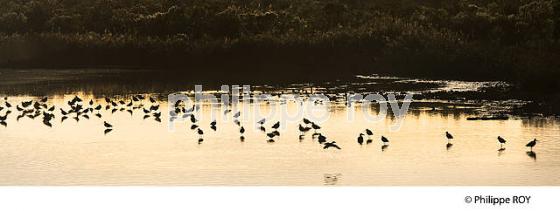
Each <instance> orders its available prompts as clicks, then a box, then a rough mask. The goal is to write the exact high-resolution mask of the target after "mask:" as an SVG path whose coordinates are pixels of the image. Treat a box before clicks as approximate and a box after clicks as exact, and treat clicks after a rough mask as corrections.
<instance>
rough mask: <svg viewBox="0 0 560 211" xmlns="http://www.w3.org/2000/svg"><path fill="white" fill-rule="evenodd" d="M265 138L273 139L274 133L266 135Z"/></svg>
mask: <svg viewBox="0 0 560 211" xmlns="http://www.w3.org/2000/svg"><path fill="white" fill-rule="evenodd" d="M266 136H268V137H269V138H271V139H273V138H274V137H275V136H276V134H275V133H267V134H266Z"/></svg>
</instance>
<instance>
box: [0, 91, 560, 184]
mask: <svg viewBox="0 0 560 211" xmlns="http://www.w3.org/2000/svg"><path fill="white" fill-rule="evenodd" d="M79 95H80V96H81V97H82V98H84V99H90V98H94V96H93V95H89V94H84V93H79ZM73 96H74V95H56V96H51V97H50V98H49V101H48V103H49V104H51V105H55V106H56V107H57V109H56V111H57V112H56V113H57V114H56V115H57V117H56V119H55V120H53V121H52V128H51V127H47V126H45V125H43V124H42V122H41V121H40V120H39V119H29V118H22V119H20V120H19V121H17V120H16V115H14V114H12V115H10V117H9V118H8V120H7V121H6V123H7V126H6V127H4V126H0V137H1V140H0V184H2V185H560V178H559V177H558V176H557V175H559V174H560V143H559V140H560V124H559V123H560V122H559V121H558V120H557V119H546V118H542V119H510V120H502V121H467V120H466V117H467V116H468V115H469V111H467V110H458V109H455V110H435V111H432V110H426V109H422V108H421V107H418V106H415V104H414V103H413V104H412V106H411V110H410V111H409V115H407V116H406V118H405V119H404V121H403V124H402V126H401V127H400V129H398V130H395V131H394V130H393V129H392V128H393V126H394V125H395V124H396V123H397V122H398V120H397V119H396V118H386V119H384V120H381V121H376V122H369V121H367V120H365V119H364V118H362V117H364V116H366V115H375V114H377V112H378V111H377V109H376V108H375V107H372V108H371V109H366V110H365V111H364V110H361V109H357V110H356V111H355V112H356V113H355V116H356V118H355V119H354V120H348V119H347V115H348V112H347V111H348V109H349V108H348V107H346V106H344V105H317V106H315V110H314V111H313V112H315V114H316V115H320V114H324V115H328V116H329V118H328V121H324V122H318V123H319V124H320V125H321V127H322V128H321V130H320V132H321V133H322V134H324V135H325V136H327V137H328V139H329V141H336V143H337V144H338V145H339V146H340V147H341V148H342V149H341V150H335V149H328V150H324V149H323V147H322V145H320V144H318V143H317V140H314V139H312V137H311V134H310V133H309V134H308V135H306V136H305V137H304V138H303V139H302V140H300V139H299V138H298V137H299V134H300V133H299V131H298V123H295V122H294V123H290V124H289V125H283V127H281V128H280V129H279V132H280V133H281V136H280V137H279V138H277V139H276V141H275V143H272V144H271V143H267V139H268V138H267V137H266V135H265V133H263V132H262V131H260V130H259V129H258V124H257V123H256V121H258V120H259V119H258V118H256V117H254V116H252V115H251V113H254V112H249V114H247V116H244V117H245V118H243V119H241V122H240V124H241V125H243V126H244V127H245V128H247V132H246V133H245V134H244V137H245V139H244V141H240V134H239V126H237V125H235V124H234V123H233V119H232V118H231V113H230V114H228V115H229V117H226V118H222V117H221V116H219V115H223V113H222V112H221V110H220V108H214V107H212V106H210V105H203V106H202V107H201V110H200V111H199V114H198V117H199V118H200V119H199V122H198V123H197V124H198V125H200V126H201V128H202V129H203V130H204V136H203V139H204V141H203V142H202V143H200V144H199V141H198V139H199V135H198V134H197V133H196V131H195V130H191V129H190V127H191V123H190V122H189V121H183V122H181V121H178V122H174V123H173V126H174V127H175V129H174V130H172V131H171V130H170V129H169V127H168V122H167V120H168V116H167V114H168V113H169V112H168V110H167V107H168V105H167V102H166V101H159V102H158V104H160V108H161V112H162V114H163V118H162V119H163V121H162V122H157V121H154V119H153V118H147V119H144V118H143V116H144V114H143V113H142V111H141V110H135V111H134V112H133V113H132V114H130V113H128V112H123V111H118V112H115V113H112V112H111V111H110V110H104V109H103V110H102V111H101V114H102V118H97V117H91V118H90V119H89V120H87V119H82V120H80V121H79V122H77V121H75V120H72V119H68V120H65V121H64V122H61V119H60V117H61V116H60V114H59V113H58V108H65V109H66V108H67V105H66V101H68V100H69V99H71V98H72V97H73ZM123 97H126V96H123ZM31 98H32V97H30V96H17V97H10V98H9V100H10V101H11V102H14V105H15V104H17V103H19V102H21V101H24V100H28V99H31ZM160 99H164V98H160ZM95 103H96V104H104V100H103V99H95ZM144 104H145V105H144V106H147V105H149V102H145V103H144ZM244 106H251V105H245V104H243V103H242V104H240V105H239V109H240V110H243V109H242V108H244ZM281 106H286V107H287V111H288V112H290V113H291V114H293V113H297V112H296V110H297V108H298V106H297V104H296V103H287V104H286V105H282V104H280V103H270V104H261V105H259V106H258V107H256V108H258V109H259V111H261V112H263V113H266V112H267V111H270V110H274V109H277V110H279V107H281ZM251 107H252V106H251ZM252 108H253V107H252ZM216 110H218V112H216ZM212 111H214V113H215V114H217V115H218V116H215V117H211V115H210V113H211V112H212ZM4 112H5V111H1V112H0V114H4ZM14 112H15V111H14ZM305 116H306V117H309V116H311V115H310V114H309V113H306V114H305ZM280 117H281V116H280V115H279V114H276V115H274V116H272V117H270V118H268V119H269V120H268V121H267V122H266V124H265V125H264V126H265V127H266V129H267V130H270V127H271V125H272V124H273V123H274V122H276V121H279V120H280ZM215 119H216V120H217V125H216V126H217V130H216V131H213V130H211V129H210V122H212V121H213V120H215ZM311 120H312V121H316V120H314V119H311ZM104 121H107V122H110V123H111V124H112V125H113V130H112V131H110V132H109V133H105V130H106V128H105V127H104V126H103V122H104ZM366 128H369V129H371V130H372V131H373V132H374V135H373V136H371V138H372V140H373V143H371V144H369V145H367V144H364V145H359V144H358V143H357V142H356V139H357V137H358V134H359V133H361V132H363V131H364V129H366ZM445 131H449V132H451V133H452V134H453V135H454V136H455V139H454V140H452V141H451V142H450V143H448V142H447V139H446V138H445ZM381 136H385V137H387V138H388V139H389V140H390V143H389V145H383V144H382V143H381V141H380V137H381ZM497 136H502V137H504V138H506V139H507V140H508V142H507V144H506V145H504V148H505V149H504V150H499V149H500V145H499V143H498V142H497V140H496V137H497ZM533 138H537V139H538V140H540V142H539V144H538V145H537V146H536V147H535V148H534V149H533V151H532V152H531V151H529V152H527V151H528V150H529V149H528V148H526V147H525V144H526V143H527V142H528V141H530V140H532V139H533ZM537 154H538V159H537ZM326 172H336V173H326ZM342 175H343V176H342Z"/></svg>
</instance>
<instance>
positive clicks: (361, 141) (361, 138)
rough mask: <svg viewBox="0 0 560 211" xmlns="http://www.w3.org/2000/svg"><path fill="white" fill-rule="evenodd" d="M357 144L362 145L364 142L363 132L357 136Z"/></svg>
mask: <svg viewBox="0 0 560 211" xmlns="http://www.w3.org/2000/svg"><path fill="white" fill-rule="evenodd" d="M358 144H360V145H362V144H364V134H363V133H360V136H358Z"/></svg>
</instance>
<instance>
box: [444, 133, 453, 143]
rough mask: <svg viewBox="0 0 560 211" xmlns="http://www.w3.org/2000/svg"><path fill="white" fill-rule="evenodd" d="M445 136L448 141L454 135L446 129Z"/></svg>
mask: <svg viewBox="0 0 560 211" xmlns="http://www.w3.org/2000/svg"><path fill="white" fill-rule="evenodd" d="M445 137H446V138H447V142H449V141H450V140H451V139H453V135H451V133H449V132H448V131H445Z"/></svg>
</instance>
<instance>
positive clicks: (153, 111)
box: [0, 95, 538, 157]
mask: <svg viewBox="0 0 560 211" xmlns="http://www.w3.org/2000/svg"><path fill="white" fill-rule="evenodd" d="M145 99H146V97H145V96H143V95H134V96H132V97H131V99H126V101H125V99H120V100H114V99H110V98H107V97H106V98H105V103H106V104H105V105H104V106H103V105H102V104H96V102H95V101H93V100H89V101H88V102H85V101H84V100H83V99H81V98H80V97H78V96H74V97H73V98H72V99H71V100H69V101H68V102H67V105H68V108H66V109H65V108H59V110H60V114H61V115H62V117H61V122H64V121H65V120H67V119H68V118H72V119H74V120H75V121H77V122H79V121H80V119H90V115H92V116H96V117H98V118H100V119H101V118H103V116H102V114H101V110H103V109H105V110H107V111H111V114H113V113H115V112H117V111H120V112H128V113H129V114H130V115H133V114H134V112H135V111H136V110H141V112H143V114H144V117H143V118H144V119H148V118H153V119H154V120H155V121H157V122H161V111H160V105H159V104H158V102H157V100H156V99H155V98H153V97H149V104H146V105H145V104H144V103H146V102H145ZM3 100H4V104H3V105H0V112H2V111H3V110H6V111H5V112H4V115H0V125H3V126H5V127H7V125H8V123H7V120H8V116H9V115H10V114H11V113H12V108H13V107H14V106H13V105H12V104H11V103H10V102H8V98H7V97H4V99H3ZM47 102H48V98H47V97H43V98H41V99H39V100H29V101H23V102H21V103H20V104H17V105H16V106H15V109H16V110H17V111H18V112H19V114H18V116H17V118H16V120H17V121H19V120H20V119H21V118H24V117H26V118H29V119H36V118H39V117H41V119H42V122H43V124H44V125H46V126H49V127H52V123H51V121H52V120H53V119H55V117H56V115H55V110H56V107H55V106H54V105H52V106H49V105H48V104H47ZM199 109H200V107H199V106H198V105H193V106H192V107H189V108H187V107H186V104H185V103H184V102H183V101H177V102H176V103H175V105H174V109H172V110H171V111H170V120H171V121H173V120H175V119H177V118H179V117H180V115H181V117H182V118H188V119H190V122H191V127H190V128H191V130H193V131H196V133H197V134H198V135H199V139H198V143H199V144H201V143H202V142H203V141H204V130H203V129H202V128H201V126H200V125H199V120H198V119H197V118H196V116H195V113H196V112H197V111H198V110H199ZM229 113H232V110H231V109H226V110H225V111H224V115H227V114H229ZM232 117H233V123H234V124H235V125H237V126H238V127H239V134H240V140H241V141H244V140H245V132H246V129H245V126H244V125H242V123H241V121H240V120H239V118H240V117H241V112H239V111H238V112H236V113H233V114H232ZM266 122H267V119H261V120H260V121H258V122H257V126H258V128H259V129H260V130H261V131H262V132H263V133H264V134H265V135H266V137H268V140H267V142H269V143H274V142H275V141H276V138H277V137H279V136H280V135H281V134H280V132H279V131H278V129H279V128H280V122H275V123H274V124H273V125H272V126H271V127H270V129H269V130H267V128H266V127H265V123H266ZM103 124H104V125H103V126H104V127H105V131H104V133H105V134H107V133H110V132H111V131H112V130H113V125H112V124H111V123H109V122H107V121H104V122H103ZM210 129H212V130H213V131H216V130H217V122H216V120H214V121H212V122H211V123H210ZM320 130H321V126H320V125H319V124H317V123H315V122H313V121H310V120H309V119H306V118H303V119H302V122H301V123H299V132H300V135H299V139H300V140H303V139H304V138H305V137H306V135H307V134H308V133H309V132H310V131H313V133H312V135H311V137H312V138H313V139H316V140H317V142H318V143H319V144H321V145H322V147H323V149H329V148H334V149H341V148H340V146H338V145H337V143H336V141H329V140H328V138H327V137H326V136H325V135H324V134H322V133H321V132H320ZM373 135H374V133H373V131H372V130H370V129H365V130H364V131H363V133H360V134H359V135H358V138H357V143H358V144H359V145H363V144H366V145H367V144H371V143H372V142H373V140H372V139H371V136H373ZM445 137H446V138H447V149H449V148H451V146H453V144H452V143H451V141H452V140H453V139H454V137H453V135H452V134H451V133H449V132H445ZM497 140H498V143H499V144H500V148H499V150H498V151H504V150H505V148H504V147H503V145H504V144H506V142H507V141H506V140H505V139H504V138H503V137H501V136H498V138H497ZM380 142H381V143H382V147H381V149H382V150H383V151H384V150H385V149H386V148H387V147H388V146H389V139H388V138H387V137H385V136H381V138H380ZM537 142H538V140H537V139H534V140H532V141H530V142H529V143H527V144H526V147H529V148H530V151H529V152H527V153H528V154H529V153H532V154H533V155H534V153H533V147H535V145H536V144H537ZM529 156H531V155H529ZM532 157H533V156H532Z"/></svg>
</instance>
